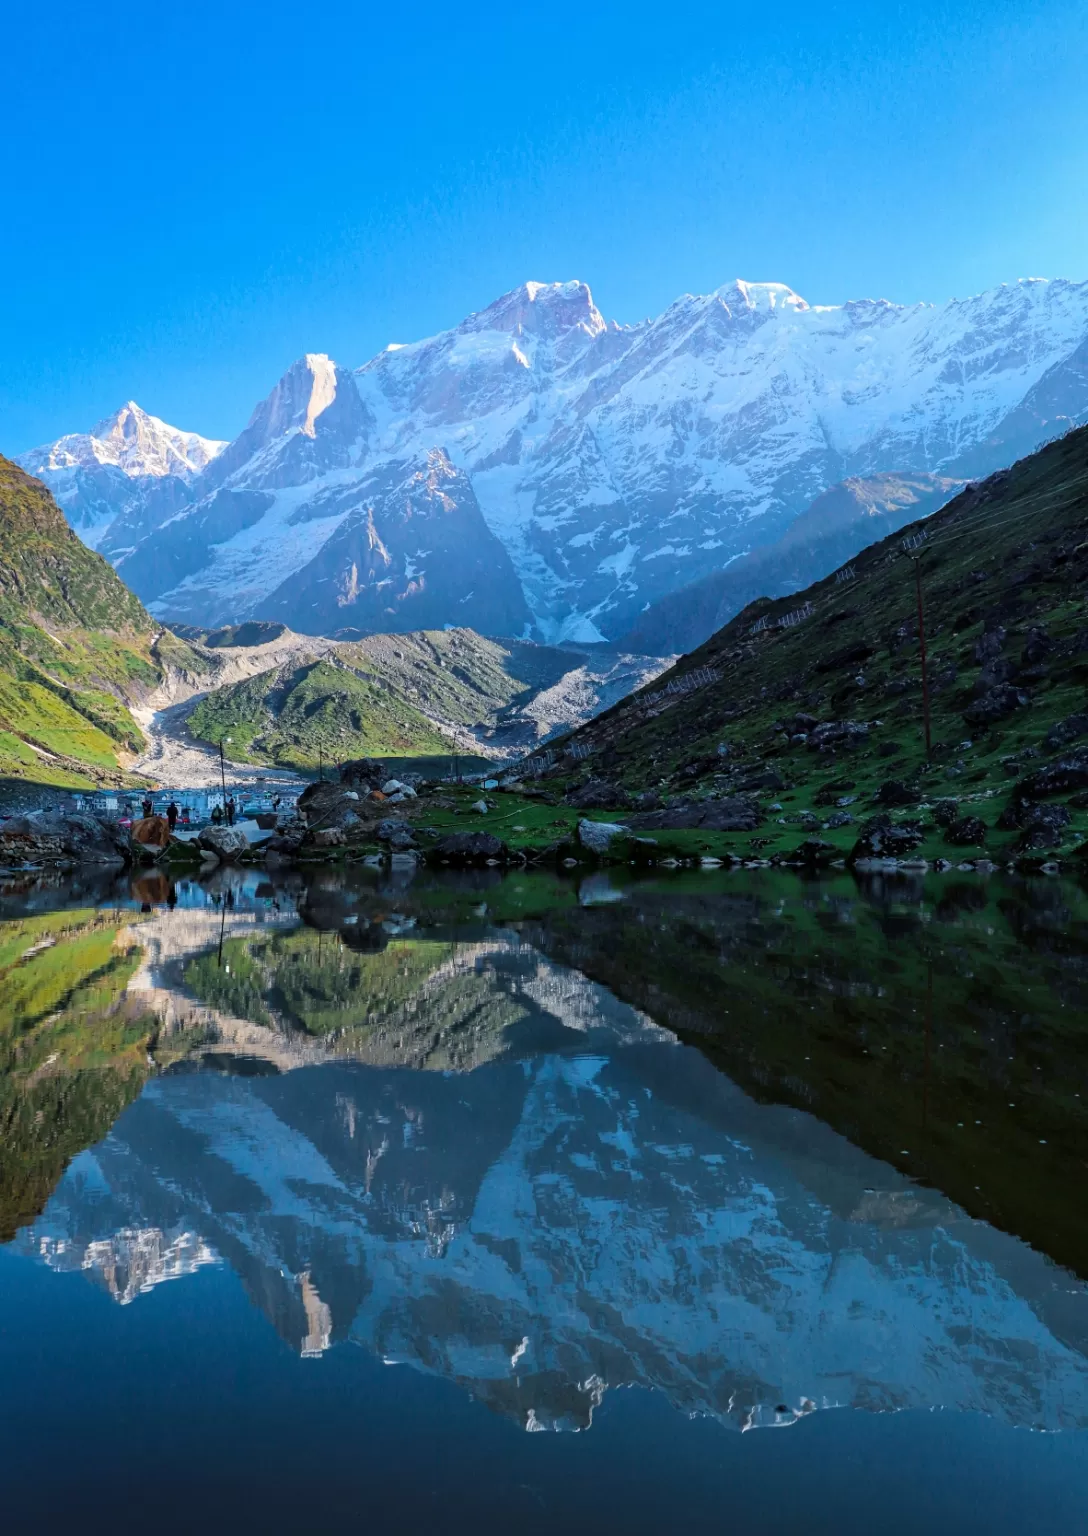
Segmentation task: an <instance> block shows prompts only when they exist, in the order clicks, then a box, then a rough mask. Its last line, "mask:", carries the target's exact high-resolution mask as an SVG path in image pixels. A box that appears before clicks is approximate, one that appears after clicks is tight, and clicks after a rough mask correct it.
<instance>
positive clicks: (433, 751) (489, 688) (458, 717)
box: [187, 629, 580, 769]
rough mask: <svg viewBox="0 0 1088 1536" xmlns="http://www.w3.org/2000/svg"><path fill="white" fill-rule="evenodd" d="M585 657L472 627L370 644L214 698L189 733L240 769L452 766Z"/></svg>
mask: <svg viewBox="0 0 1088 1536" xmlns="http://www.w3.org/2000/svg"><path fill="white" fill-rule="evenodd" d="M579 659H580V658H579V657H578V656H577V655H575V654H574V653H572V652H570V651H565V650H560V649H557V648H554V647H550V646H537V645H530V644H523V643H521V642H519V641H499V640H489V639H486V638H485V637H484V636H483V635H478V634H477V633H476V632H475V631H474V630H471V629H456V630H421V631H419V632H418V633H415V634H407V635H371V636H367V637H366V638H365V639H360V640H357V641H351V640H349V641H344V642H342V643H340V644H338V645H337V646H336V647H335V649H334V650H333V651H332V653H331V654H330V655H327V656H326V657H324V658H323V659H308V658H306V659H300V660H299V661H296V662H292V663H291V664H289V665H286V666H283V667H279V668H274V669H272V670H270V671H267V672H262V673H260V674H259V675H257V676H255V677H251V678H248V679H246V680H245V681H243V682H239V683H234V684H231V685H228V686H225V687H222V688H218V689H215V690H214V691H213V692H211V693H209V694H207V695H206V697H205V698H203V699H202V700H201V701H200V702H199V704H197V706H196V708H195V709H194V710H193V712H192V714H191V715H190V716H189V719H188V722H187V724H188V728H189V731H190V732H191V734H192V735H194V736H196V737H198V738H199V739H201V740H204V741H209V742H219V741H221V740H225V739H226V738H228V737H229V738H230V745H229V747H228V748H227V751H228V755H229V756H230V757H231V758H233V759H234V760H236V761H242V762H259V763H268V764H275V765H277V766H281V767H289V768H300V769H306V768H315V767H317V765H318V761H319V755H323V757H324V760H325V761H326V762H330V761H335V760H337V759H340V760H343V759H345V758H349V757H361V756H370V757H380V758H399V759H427V758H441V759H445V760H447V761H448V759H449V756H450V753H451V752H452V751H454V750H457V748H456V745H455V743H456V738H457V735H458V732H462V733H463V732H464V731H468V730H472V729H476V728H479V729H481V730H485V731H487V732H494V733H495V734H496V737H497V738H501V736H502V732H503V729H504V725H505V724H506V722H507V721H508V719H509V718H510V717H511V715H512V713H513V712H515V711H517V710H518V708H519V707H520V706H521V705H522V704H524V703H525V701H527V700H528V699H530V698H532V697H533V696H534V695H536V694H538V693H540V692H541V691H542V690H544V689H547V688H550V687H552V686H553V685H554V684H555V683H557V682H559V680H560V679H561V678H563V677H564V676H567V675H568V674H570V673H571V671H572V669H573V668H575V667H576V666H577V664H578V661H579ZM460 751H461V752H462V753H463V752H464V751H465V738H464V737H463V736H462V740H461V747H460Z"/></svg>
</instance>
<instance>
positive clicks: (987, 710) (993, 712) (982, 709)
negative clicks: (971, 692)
mask: <svg viewBox="0 0 1088 1536" xmlns="http://www.w3.org/2000/svg"><path fill="white" fill-rule="evenodd" d="M1030 702H1031V700H1030V699H1029V698H1028V695H1027V694H1026V693H1025V692H1024V691H1023V689H1022V688H1014V687H1013V685H1012V683H999V684H998V685H997V687H995V688H990V689H988V690H987V691H986V692H985V693H984V694H983V695H982V697H981V698H979V699H976V700H975V702H974V703H973V704H971V705H969V706H968V707H967V709H965V710H964V712H963V718H964V719H965V720H966V721H967V724H968V725H994V724H996V723H997V721H998V720H1007V719H1008V717H1009V716H1010V715H1014V714H1015V713H1016V711H1017V710H1018V709H1023V708H1024V707H1025V706H1026V705H1027V704H1029V703H1030Z"/></svg>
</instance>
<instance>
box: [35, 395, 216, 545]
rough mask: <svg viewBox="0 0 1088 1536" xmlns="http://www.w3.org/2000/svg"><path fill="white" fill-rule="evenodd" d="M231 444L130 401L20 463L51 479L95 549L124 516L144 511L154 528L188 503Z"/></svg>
mask: <svg viewBox="0 0 1088 1536" xmlns="http://www.w3.org/2000/svg"><path fill="white" fill-rule="evenodd" d="M226 446H227V444H226V443H225V442H219V441H217V440H216V439H214V438H208V437H201V435H200V433H199V432H183V431H182V430H181V429H180V428H179V427H172V426H170V424H169V423H168V422H165V421H162V420H160V419H159V417H158V416H151V415H149V414H148V413H147V411H145V410H142V409H141V407H140V406H138V405H137V404H136V402H135V400H127V401H126V402H125V404H124V405H122V406H120V407H119V408H118V409H117V410H116V411H114V413H113V414H112V416H107V417H105V418H104V420H102V421H100V422H98V424H97V425H96V426H94V427H92V428H91V430H90V432H71V433H68V434H67V435H66V436H64V437H61V438H58V439H57V441H56V442H55V443H45V444H44V445H43V446H42V447H40V448H34V449H32V450H31V451H30V452H29V453H24V454H21V455H20V456H19V458H18V459H17V461H16V462H17V463H18V464H20V465H21V466H22V468H23V469H25V470H27V471H28V472H29V473H30V474H32V475H37V476H39V478H40V479H42V480H44V481H45V483H46V484H47V485H48V486H49V489H50V490H51V491H52V492H53V495H54V496H55V497H56V498H57V500H58V501H59V502H60V504H61V506H62V507H63V508H64V511H65V514H66V516H67V518H68V521H69V522H70V523H71V525H72V527H73V528H74V529H75V530H76V532H77V533H78V534H79V535H80V537H81V538H82V539H83V540H84V542H85V543H87V544H89V545H90V546H91V547H92V549H94V548H97V547H98V545H99V544H100V543H101V541H102V539H103V538H104V537H105V534H106V532H107V530H108V529H109V527H110V526H111V524H112V523H114V522H115V521H116V520H117V519H118V518H119V517H121V516H124V515H126V514H132V513H136V514H138V515H140V516H142V517H144V520H145V521H146V523H147V526H148V528H150V527H153V526H157V525H158V521H159V520H160V518H161V517H163V516H165V515H169V513H170V511H171V510H176V508H177V507H178V506H179V505H184V503H185V501H186V500H187V499H188V496H189V490H188V488H189V486H190V484H191V483H192V482H193V481H194V480H195V479H196V477H197V476H198V475H200V474H201V473H202V471H204V470H205V469H207V467H208V465H209V464H211V463H212V462H213V461H214V460H215V459H216V458H217V457H218V455H219V454H220V453H222V451H223V449H224V448H226ZM145 514H146V516H144V515H145Z"/></svg>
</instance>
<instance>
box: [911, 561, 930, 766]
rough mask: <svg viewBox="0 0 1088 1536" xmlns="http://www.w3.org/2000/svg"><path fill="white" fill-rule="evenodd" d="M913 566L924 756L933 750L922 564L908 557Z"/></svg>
mask: <svg viewBox="0 0 1088 1536" xmlns="http://www.w3.org/2000/svg"><path fill="white" fill-rule="evenodd" d="M910 562H911V564H912V565H913V566H914V590H915V593H916V594H917V597H918V639H919V642H920V644H921V648H922V713H923V715H924V718H925V724H926V756H927V757H929V755H930V753H931V752H932V750H933V742H932V739H931V736H930V728H929V673H928V671H927V668H926V616H925V609H924V608H923V606H922V562H921V560H920V558H919V557H918V556H917V555H911V556H910Z"/></svg>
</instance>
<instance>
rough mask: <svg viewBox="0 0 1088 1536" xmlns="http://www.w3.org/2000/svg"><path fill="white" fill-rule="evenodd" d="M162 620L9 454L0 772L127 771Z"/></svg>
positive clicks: (1, 607) (3, 515) (85, 776)
mask: <svg viewBox="0 0 1088 1536" xmlns="http://www.w3.org/2000/svg"><path fill="white" fill-rule="evenodd" d="M156 632H157V626H156V625H155V623H154V621H153V620H152V619H151V617H150V616H149V615H148V614H147V613H146V612H145V611H144V609H143V607H142V606H141V604H140V603H139V601H138V600H137V599H136V598H135V597H134V596H133V594H132V593H131V592H130V591H129V590H128V588H127V587H126V586H125V585H124V583H123V582H122V581H121V580H120V578H119V577H118V576H117V575H116V573H115V572H114V571H113V569H112V567H111V566H109V565H108V564H107V562H106V561H105V560H103V559H102V557H101V556H100V555H97V554H95V553H94V552H93V551H92V550H89V549H88V548H87V547H86V546H85V545H84V544H82V543H81V542H80V540H79V539H78V538H77V537H76V535H75V534H74V533H73V532H72V531H71V529H70V528H69V527H68V525H67V523H66V522H65V520H64V517H63V515H62V513H61V511H60V509H59V508H58V507H57V505H56V503H55V502H54V500H53V498H52V496H51V495H50V494H49V492H48V491H47V490H46V488H45V486H44V485H42V483H41V481H39V480H35V479H33V478H32V477H31V476H30V475H26V474H24V473H23V471H22V470H21V469H19V468H18V467H17V466H16V465H14V464H12V463H11V462H10V461H9V460H8V459H4V458H2V457H0V779H4V778H7V779H19V780H25V781H31V782H35V783H41V784H52V785H57V786H61V785H76V784H85V783H88V782H90V781H92V780H93V779H94V778H99V779H104V780H108V781H112V782H118V781H119V780H120V778H121V772H122V767H123V762H124V757H125V754H127V753H133V752H136V751H138V750H139V749H140V747H141V746H142V742H143V736H142V732H141V731H140V728H139V726H138V725H137V723H136V721H135V720H134V719H133V717H132V715H131V714H130V713H129V709H128V705H129V704H131V703H134V702H136V701H137V700H139V699H140V698H142V697H144V696H146V695H147V694H148V693H149V692H150V691H151V690H152V689H154V687H155V686H156V684H157V683H158V682H159V680H160V677H161V663H160V660H159V657H158V655H157V653H156V650H155V635H156ZM176 643H177V644H180V642H176Z"/></svg>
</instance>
